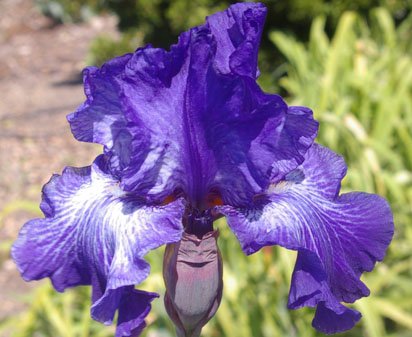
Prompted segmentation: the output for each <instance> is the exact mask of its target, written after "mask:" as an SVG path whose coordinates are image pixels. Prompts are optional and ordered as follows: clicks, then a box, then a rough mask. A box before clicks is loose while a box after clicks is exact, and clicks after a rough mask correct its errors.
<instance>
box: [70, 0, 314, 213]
mask: <svg viewBox="0 0 412 337" xmlns="http://www.w3.org/2000/svg"><path fill="white" fill-rule="evenodd" d="M265 14H266V10H265V8H264V6H263V5H262V4H253V3H244V4H237V5H233V6H231V7H230V8H229V9H228V10H227V11H224V12H221V13H217V14H214V15H212V16H210V17H208V18H207V22H206V23H205V24H204V25H202V26H199V27H195V28H193V29H191V30H190V31H188V32H185V33H183V34H181V35H180V37H179V40H178V43H177V44H176V45H173V46H172V47H171V49H170V51H166V50H163V49H158V48H152V47H151V46H147V47H145V48H141V49H138V50H137V51H136V52H135V53H134V54H132V55H125V56H123V57H122V58H120V59H118V60H116V59H115V60H112V61H110V62H109V63H107V64H105V65H104V66H103V67H102V68H101V69H92V70H88V71H86V77H85V85H86V93H90V94H88V100H87V102H86V104H85V105H84V106H82V107H80V108H79V110H78V111H77V112H75V113H74V114H72V115H70V116H69V121H70V123H71V125H72V130H73V133H74V134H75V135H76V137H78V138H79V137H80V138H79V139H83V140H87V141H98V142H100V143H102V144H104V145H105V148H106V153H107V154H110V156H111V166H112V172H116V174H117V175H118V176H119V178H120V179H121V185H122V188H124V189H125V190H127V191H135V192H136V191H139V193H142V194H146V195H147V196H148V197H151V198H153V199H155V200H161V199H163V198H165V197H166V196H167V195H170V194H172V193H174V192H175V191H176V190H178V191H183V192H184V193H185V195H186V196H187V197H188V199H189V200H190V201H191V202H192V203H193V204H195V206H196V207H202V206H203V203H204V202H205V200H204V199H205V197H206V195H207V194H208V193H209V192H210V191H218V192H219V193H220V194H221V196H222V199H223V201H224V202H225V203H229V204H234V205H243V204H246V203H247V200H249V199H250V198H251V197H252V196H253V195H254V194H256V193H258V192H260V191H262V190H263V189H265V188H266V187H267V186H268V184H269V183H270V181H271V180H273V179H275V178H276V177H277V178H276V179H281V177H283V176H284V175H285V174H286V173H287V172H289V171H290V170H292V169H294V168H295V167H296V166H297V165H299V164H300V163H301V162H302V161H303V154H304V151H305V150H306V149H307V148H308V147H309V146H310V145H311V144H312V142H313V138H314V136H315V135H316V130H317V124H316V122H314V121H313V118H312V113H311V112H310V110H308V109H306V110H305V109H304V108H290V109H288V108H287V105H286V104H285V102H284V101H283V100H282V98H281V97H279V96H277V95H269V94H266V93H264V92H263V91H262V90H261V89H260V88H259V86H258V85H257V83H256V81H255V80H256V76H257V53H258V45H259V41H260V36H261V32H262V28H263V21H264V17H265ZM105 109H106V110H107V111H106V112H105ZM84 125H88V127H85V126H84ZM90 125H93V127H94V128H95V129H94V131H93V132H92V133H90V131H87V132H86V131H84V129H87V128H90ZM299 126H300V127H299ZM84 133H86V135H84ZM276 161H279V162H276ZM142 176H144V179H140V177H142ZM137 177H139V179H138V178H137Z"/></svg>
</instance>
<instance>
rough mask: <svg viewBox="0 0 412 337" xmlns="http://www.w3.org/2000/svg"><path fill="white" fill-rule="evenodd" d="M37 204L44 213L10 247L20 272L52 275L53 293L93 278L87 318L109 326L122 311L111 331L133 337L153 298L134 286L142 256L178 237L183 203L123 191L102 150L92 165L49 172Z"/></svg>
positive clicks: (145, 268)
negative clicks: (150, 200)
mask: <svg viewBox="0 0 412 337" xmlns="http://www.w3.org/2000/svg"><path fill="white" fill-rule="evenodd" d="M41 209H42V210H43V212H44V214H45V216H46V217H45V218H43V219H35V220H31V221H29V222H28V223H26V224H25V225H24V227H23V228H22V230H21V232H20V234H19V237H18V239H17V241H16V242H15V243H14V245H13V248H12V256H13V258H14V260H15V262H16V264H17V266H18V268H19V271H20V273H21V274H22V276H23V278H24V279H25V280H26V281H31V280H38V279H41V278H45V277H49V278H50V279H51V281H52V283H53V286H54V287H55V288H56V290H58V291H63V290H64V289H66V288H68V287H73V286H78V285H89V284H91V285H92V301H93V305H92V308H91V314H92V317H93V318H94V319H96V320H98V321H100V322H104V323H106V324H109V323H111V322H112V320H113V317H114V314H115V311H116V310H117V309H119V317H118V329H117V333H116V336H117V337H122V336H132V335H133V336H135V335H136V333H137V332H138V331H140V330H141V329H142V328H143V327H144V318H145V317H146V315H147V314H148V312H149V311H150V302H151V301H152V300H153V299H154V298H155V297H158V295H157V294H154V293H147V292H143V291H138V290H135V289H134V287H133V285H135V284H139V283H140V282H142V281H143V280H144V279H145V278H146V277H147V276H148V274H149V270H150V266H149V264H148V263H147V262H145V260H144V259H143V257H144V255H145V254H146V253H147V252H148V251H149V250H151V249H154V248H156V247H158V246H160V245H163V244H165V243H172V242H177V241H179V240H180V238H181V235H182V224H181V218H182V215H183V211H184V206H183V202H182V201H181V200H176V201H174V202H172V203H169V204H168V205H166V206H153V205H146V204H144V200H143V199H140V198H138V197H136V196H135V195H131V194H128V193H125V192H124V191H122V190H121V189H120V187H119V182H118V181H117V180H116V179H115V178H113V177H112V176H111V175H110V174H108V173H107V163H106V159H105V157H104V156H100V157H98V158H97V159H96V161H95V163H94V164H93V166H92V167H84V168H71V167H70V168H66V169H65V171H64V172H63V174H62V175H61V176H59V175H54V176H53V177H52V178H51V180H50V182H49V183H48V184H47V185H45V187H44V189H43V201H42V203H41Z"/></svg>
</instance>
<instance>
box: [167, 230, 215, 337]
mask: <svg viewBox="0 0 412 337" xmlns="http://www.w3.org/2000/svg"><path fill="white" fill-rule="evenodd" d="M218 236H219V232H218V231H212V232H209V233H207V234H205V235H204V236H203V237H202V238H201V239H199V238H198V237H197V236H196V235H193V234H188V233H184V234H183V237H182V239H181V241H180V242H177V243H173V244H168V245H167V246H166V251H165V256H164V260H163V277H164V280H165V284H166V294H165V307H166V311H167V313H168V315H169V317H170V318H171V320H172V321H173V323H174V324H175V326H176V332H177V335H178V337H198V336H200V332H201V330H202V328H203V326H204V325H205V324H206V323H207V322H208V321H209V320H210V319H211V318H212V317H213V316H214V314H215V313H216V311H217V308H218V307H219V304H220V300H221V298H222V289H223V280H222V275H223V268H222V258H221V255H220V251H219V248H218V246H217V237H218Z"/></svg>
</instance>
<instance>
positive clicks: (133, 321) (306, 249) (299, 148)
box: [12, 3, 393, 337]
mask: <svg viewBox="0 0 412 337" xmlns="http://www.w3.org/2000/svg"><path fill="white" fill-rule="evenodd" d="M265 16H266V9H265V7H264V6H263V5H262V4H256V3H239V4H235V5H233V6H231V7H230V8H228V9H227V10H226V11H223V12H219V13H216V14H214V15H211V16H209V17H208V18H207V19H206V22H205V23H204V24H203V25H201V26H198V27H194V28H192V29H190V30H189V31H187V32H184V33H182V34H181V35H180V37H179V39H178V42H177V43H176V44H175V45H172V46H171V48H170V50H168V51H167V50H164V49H160V48H154V47H152V46H150V45H148V46H146V47H144V48H139V49H137V50H136V51H135V52H134V53H130V54H126V55H123V56H120V57H116V58H114V59H112V60H110V61H108V62H107V63H105V64H104V65H103V66H102V67H101V68H96V67H89V68H86V69H85V70H84V88H85V94H86V101H85V102H84V104H83V105H81V106H80V107H79V108H78V109H77V110H76V111H75V112H74V113H72V114H70V115H68V121H69V123H70V126H71V130H72V132H73V135H74V136H75V137H76V139H78V140H79V141H84V142H94V143H99V144H102V145H103V149H104V151H103V153H102V154H101V155H99V156H98V157H97V158H96V159H95V160H94V162H93V164H92V165H91V166H88V167H82V168H74V167H67V168H66V169H65V170H64V171H63V173H62V174H61V175H53V176H52V178H51V179H50V181H49V182H48V183H47V184H46V185H45V186H44V188H43V198H42V202H41V205H40V207H41V210H42V211H43V213H44V216H45V217H44V218H41V219H34V220H31V221H29V222H27V223H26V224H25V225H24V227H23V228H22V230H21V232H20V234H19V237H18V239H17V241H16V242H15V244H14V246H13V249H12V256H13V258H14V260H15V262H16V264H17V266H18V268H19V271H20V273H21V274H22V276H23V278H24V279H25V280H27V281H31V280H38V279H42V278H45V277H49V278H50V279H51V282H52V284H53V286H54V288H55V289H56V290H57V291H64V290H65V289H66V288H69V287H74V286H79V285H91V286H92V306H91V316H92V317H93V318H94V319H95V320H97V321H100V322H103V323H105V324H110V323H111V322H112V320H113V318H114V315H115V312H116V310H118V322H117V330H116V337H123V336H137V335H139V333H140V332H141V331H142V330H143V328H144V327H145V322H144V319H145V317H146V316H147V314H148V313H149V311H150V308H151V302H152V300H153V299H155V298H156V297H158V294H155V293H150V292H145V291H141V290H137V289H135V285H138V284H139V283H141V282H142V281H143V280H144V279H145V278H146V277H147V276H148V274H149V270H150V266H149V264H148V263H147V262H146V261H145V260H144V256H145V255H146V254H147V253H148V252H149V251H150V250H152V249H155V248H157V247H159V246H161V245H164V244H167V247H166V253H165V259H164V278H165V283H166V295H165V305H166V309H167V312H168V314H169V316H170V317H171V319H172V320H173V322H174V323H175V325H176V328H177V333H178V335H179V336H186V337H190V336H192V337H193V336H199V334H200V330H201V328H202V326H203V325H204V324H206V322H207V321H208V320H209V319H210V318H211V317H212V316H213V315H214V313H215V312H216V310H217V307H218V306H219V303H220V299H221V296H222V259H221V258H220V253H219V250H218V247H217V245H216V238H217V236H218V233H217V232H216V231H214V230H213V221H214V220H215V219H217V218H219V217H222V216H225V217H226V219H227V223H228V225H229V227H230V229H231V230H232V231H233V233H234V234H235V236H236V237H237V239H238V240H239V242H240V245H241V248H242V249H243V251H244V253H245V254H248V255H249V254H253V253H255V252H257V251H258V250H259V249H261V248H262V247H265V246H271V245H280V246H283V247H285V248H288V249H292V250H296V251H297V252H298V255H297V261H296V265H295V269H294V272H293V275H292V282H291V288H290V294H289V301H288V306H289V308H291V309H296V308H300V307H304V306H308V307H316V313H315V316H314V319H313V326H314V327H315V328H316V329H317V330H319V331H322V332H324V333H335V332H340V331H344V330H347V329H350V328H352V327H353V326H354V324H355V323H356V322H357V321H358V320H359V319H360V316H361V315H360V313H359V312H357V311H355V310H353V309H350V308H348V307H346V306H344V305H343V304H342V302H349V303H352V302H354V301H355V300H357V299H358V298H360V297H363V296H367V295H368V294H369V290H368V288H367V287H366V286H365V284H363V283H362V282H361V281H360V279H359V278H360V276H361V274H362V273H363V272H365V271H371V270H372V269H373V267H374V265H375V262H376V261H380V260H382V259H383V257H384V255H385V250H386V248H387V246H388V244H389V243H390V241H391V238H392V235H393V220H392V214H391V210H390V208H389V206H388V203H387V202H386V201H385V200H384V199H383V198H381V197H379V196H377V195H373V194H367V193H359V192H353V193H347V194H342V195H340V184H341V180H342V178H343V177H344V175H345V173H346V165H345V162H344V160H343V159H342V157H340V156H339V155H337V154H335V153H334V152H332V151H331V150H329V149H328V148H326V147H323V146H321V145H318V144H316V143H314V139H315V137H316V134H317V129H318V123H317V122H316V121H315V120H314V119H313V116H312V111H311V110H310V109H308V108H306V107H299V106H288V105H287V104H286V103H285V102H284V100H283V99H282V98H281V97H280V96H278V95H274V94H268V93H265V92H263V91H262V90H261V89H260V87H259V85H258V84H257V83H256V79H257V77H258V75H259V71H258V68H257V56H258V47H259V43H260V38H261V34H262V28H263V24H264V20H265Z"/></svg>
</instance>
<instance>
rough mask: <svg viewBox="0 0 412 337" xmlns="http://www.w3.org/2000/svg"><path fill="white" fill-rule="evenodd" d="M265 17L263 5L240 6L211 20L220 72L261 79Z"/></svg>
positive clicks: (230, 8)
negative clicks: (262, 37) (260, 51)
mask: <svg viewBox="0 0 412 337" xmlns="http://www.w3.org/2000/svg"><path fill="white" fill-rule="evenodd" d="M265 17H266V8H265V6H264V5H263V4H259V3H258V4H254V5H253V6H251V5H250V4H248V3H238V4H235V5H233V6H231V7H229V9H228V10H226V11H224V12H219V13H216V14H214V15H211V16H209V17H208V18H207V20H206V22H207V24H208V25H209V27H210V30H211V32H212V34H213V36H214V37H215V39H216V44H217V47H216V55H215V60H214V63H215V67H216V69H217V70H218V71H219V72H221V73H223V74H228V73H234V74H238V75H243V76H250V77H252V78H254V79H255V78H257V77H258V74H259V71H258V68H257V61H258V49H259V44H260V38H261V35H262V31H263V25H264V23H265Z"/></svg>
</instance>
